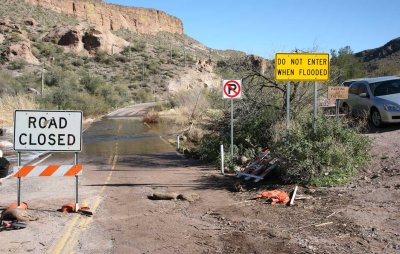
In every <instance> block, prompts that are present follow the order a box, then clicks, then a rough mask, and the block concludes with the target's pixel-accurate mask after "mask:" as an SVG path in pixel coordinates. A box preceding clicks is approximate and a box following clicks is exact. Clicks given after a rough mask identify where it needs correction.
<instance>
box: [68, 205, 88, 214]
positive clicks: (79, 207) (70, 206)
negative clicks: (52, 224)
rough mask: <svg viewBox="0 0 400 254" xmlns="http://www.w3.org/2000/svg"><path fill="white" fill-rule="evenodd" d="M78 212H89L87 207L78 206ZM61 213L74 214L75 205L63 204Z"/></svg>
mask: <svg viewBox="0 0 400 254" xmlns="http://www.w3.org/2000/svg"><path fill="white" fill-rule="evenodd" d="M78 210H84V211H87V210H90V208H89V207H87V206H84V205H81V204H78ZM61 211H62V212H63V213H73V212H75V203H68V204H64V205H63V206H62V208H61Z"/></svg>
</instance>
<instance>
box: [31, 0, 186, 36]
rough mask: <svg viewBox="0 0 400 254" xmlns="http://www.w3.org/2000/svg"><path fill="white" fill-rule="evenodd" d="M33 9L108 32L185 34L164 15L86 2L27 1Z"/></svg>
mask: <svg viewBox="0 0 400 254" xmlns="http://www.w3.org/2000/svg"><path fill="white" fill-rule="evenodd" d="M25 2H27V3H29V4H33V5H39V6H42V7H44V8H47V9H50V10H53V11H56V12H59V13H65V14H69V15H74V16H76V17H78V18H80V19H83V20H86V21H88V22H89V23H90V24H95V25H97V26H100V27H102V28H103V29H107V30H118V29H120V28H124V29H128V30H130V31H133V32H137V33H143V34H156V33H158V32H170V33H177V34H183V24H182V21H181V20H180V19H178V18H176V17H173V16H171V15H168V14H166V13H165V12H163V11H159V10H154V9H145V8H136V7H125V6H119V5H114V4H107V3H103V2H100V1H96V2H93V1H91V2H89V1H84V0H64V1H59V0H25Z"/></svg>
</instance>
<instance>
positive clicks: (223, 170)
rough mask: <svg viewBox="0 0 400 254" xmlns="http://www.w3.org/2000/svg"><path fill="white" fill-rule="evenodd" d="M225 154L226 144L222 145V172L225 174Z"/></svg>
mask: <svg viewBox="0 0 400 254" xmlns="http://www.w3.org/2000/svg"><path fill="white" fill-rule="evenodd" d="M224 156H225V155H224V145H221V174H223V175H225V168H224V158H225V157H224Z"/></svg>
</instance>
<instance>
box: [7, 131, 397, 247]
mask: <svg viewBox="0 0 400 254" xmlns="http://www.w3.org/2000/svg"><path fill="white" fill-rule="evenodd" d="M118 131H119V128H118V129H117V132H118ZM367 135H369V136H370V137H371V138H372V139H373V140H374V141H373V142H374V146H373V149H372V151H371V153H372V155H373V160H372V161H371V163H370V164H369V165H368V166H367V167H366V168H365V169H363V170H362V171H361V173H360V175H359V176H357V177H356V178H355V179H354V180H353V181H352V182H351V183H350V184H348V185H347V186H344V187H337V188H306V187H300V189H299V194H306V195H309V196H311V199H308V200H302V201H296V203H295V206H293V207H288V206H283V205H270V204H267V203H264V202H263V201H260V200H251V198H252V197H254V196H255V195H256V194H257V193H259V192H260V191H263V190H266V189H282V190H285V191H291V190H292V189H293V187H294V186H281V185H278V184H273V183H270V184H268V185H265V183H264V184H263V185H254V186H252V185H250V184H249V183H244V182H242V181H243V180H239V179H236V178H234V177H233V176H221V175H220V174H219V173H218V172H217V171H215V170H212V169H210V168H209V167H207V166H204V165H201V164H200V163H199V162H196V161H191V160H187V159H185V158H183V157H182V156H180V155H178V154H177V153H176V152H175V151H174V148H173V147H171V146H170V145H169V144H167V143H166V141H165V140H164V139H162V138H159V139H157V140H154V142H156V143H157V144H158V146H162V149H161V150H163V151H162V152H146V153H141V154H136V153H133V152H131V151H132V150H130V148H129V147H126V146H125V145H124V144H123V142H121V141H119V140H118V139H116V140H115V142H113V143H112V146H110V147H109V153H107V154H106V155H104V156H99V157H96V158H91V157H86V158H85V157H83V158H82V162H83V163H84V165H85V174H84V176H83V177H82V178H81V180H80V193H81V195H80V196H81V200H84V203H87V204H88V205H89V206H90V207H91V209H92V211H94V216H93V217H85V216H82V215H78V214H62V213H60V212H57V211H56V209H58V208H59V207H61V205H62V204H63V203H66V202H69V201H72V200H73V195H74V192H73V190H74V189H73V186H74V179H59V178H51V179H50V178H49V179H45V180H43V179H42V178H41V179H38V178H36V179H34V178H30V179H26V180H24V182H23V193H24V194H23V198H22V200H23V201H27V202H28V204H29V205H30V212H31V213H32V214H33V215H35V216H38V217H39V218H40V219H39V220H38V221H32V222H28V228H26V229H23V230H15V231H2V232H0V253H46V252H47V253H400V212H399V211H400V201H399V198H400V161H399V157H400V146H399V145H400V138H399V137H400V128H399V127H398V126H394V127H393V126H392V127H389V128H386V129H384V130H383V131H381V132H378V133H370V134H367ZM50 160H52V161H49V162H47V163H50V162H54V163H60V162H61V163H71V162H72V158H71V157H68V156H63V155H55V156H52V157H50ZM237 183H241V184H242V185H247V187H249V190H248V191H243V192H232V189H233V188H232V186H234V185H235V184H237ZM252 187H254V188H252ZM154 192H176V193H184V194H188V193H196V194H198V195H199V196H200V199H199V200H197V201H194V202H188V201H181V200H158V201H156V200H150V199H148V197H147V196H148V195H151V194H153V193H154ZM15 199H16V181H15V179H8V180H6V181H4V182H3V186H1V187H0V206H3V207H4V206H7V205H8V204H10V203H11V202H15Z"/></svg>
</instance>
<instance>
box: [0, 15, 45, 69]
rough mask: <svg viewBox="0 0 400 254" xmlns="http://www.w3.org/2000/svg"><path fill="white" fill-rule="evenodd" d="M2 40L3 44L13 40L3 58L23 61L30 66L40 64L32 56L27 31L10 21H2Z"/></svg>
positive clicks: (0, 25)
mask: <svg viewBox="0 0 400 254" xmlns="http://www.w3.org/2000/svg"><path fill="white" fill-rule="evenodd" d="M0 32H1V33H5V34H1V36H0V37H1V38H0V40H1V41H2V43H3V42H4V41H5V40H6V39H12V40H13V41H15V42H12V43H11V44H10V45H9V46H8V47H7V48H6V49H5V50H4V51H3V52H1V56H2V57H3V58H5V59H7V60H8V61H17V60H23V61H25V62H27V63H30V64H39V60H38V59H37V58H36V57H35V56H34V55H33V54H32V51H31V43H30V40H29V38H28V34H27V32H26V31H23V30H21V27H20V26H18V25H16V24H13V23H12V22H11V21H10V20H9V19H6V18H2V19H0Z"/></svg>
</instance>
